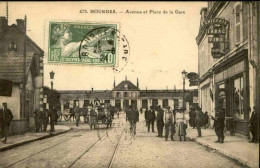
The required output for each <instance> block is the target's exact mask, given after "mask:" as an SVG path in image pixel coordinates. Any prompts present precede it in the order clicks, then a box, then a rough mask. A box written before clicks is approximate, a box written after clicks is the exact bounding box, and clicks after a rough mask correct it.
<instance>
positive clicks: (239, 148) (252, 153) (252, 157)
mask: <svg viewBox="0 0 260 168" xmlns="http://www.w3.org/2000/svg"><path fill="white" fill-rule="evenodd" d="M201 131H202V137H197V135H198V133H197V130H196V129H192V128H188V129H187V137H188V138H189V139H191V140H194V141H195V142H197V143H198V144H201V145H203V146H206V147H209V148H211V149H214V150H216V151H217V152H219V153H222V154H224V155H226V156H227V157H229V158H232V159H234V160H236V161H238V162H239V163H241V164H243V165H246V166H248V167H259V144H256V143H249V142H248V140H247V139H245V138H240V137H237V136H229V135H225V143H223V144H221V143H215V141H216V140H217V136H216V134H215V131H214V129H206V130H205V129H202V130H201Z"/></svg>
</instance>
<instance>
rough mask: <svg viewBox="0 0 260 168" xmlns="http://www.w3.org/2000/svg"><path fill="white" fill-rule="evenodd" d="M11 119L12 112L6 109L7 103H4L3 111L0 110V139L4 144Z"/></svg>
mask: <svg viewBox="0 0 260 168" xmlns="http://www.w3.org/2000/svg"><path fill="white" fill-rule="evenodd" d="M12 119H13V114H12V111H11V110H10V109H8V108H7V103H6V102H4V103H3V109H0V125H1V131H2V137H3V138H4V140H2V142H3V143H4V144H6V141H7V137H8V133H9V127H10V123H11V121H12Z"/></svg>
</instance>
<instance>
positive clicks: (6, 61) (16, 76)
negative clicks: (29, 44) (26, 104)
mask: <svg viewBox="0 0 260 168" xmlns="http://www.w3.org/2000/svg"><path fill="white" fill-rule="evenodd" d="M33 57H34V56H33V52H27V57H26V74H27V75H28V72H29V69H30V65H31V63H32V61H33ZM0 63H1V66H0V79H4V80H10V81H13V82H15V83H20V82H22V80H23V55H21V54H20V55H19V54H18V53H13V52H11V53H0Z"/></svg>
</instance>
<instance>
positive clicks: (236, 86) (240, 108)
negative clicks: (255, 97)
mask: <svg viewBox="0 0 260 168" xmlns="http://www.w3.org/2000/svg"><path fill="white" fill-rule="evenodd" d="M243 79H244V78H243V77H239V78H236V79H235V80H234V83H233V115H234V117H237V118H240V119H245V118H244V117H245V116H244V85H243Z"/></svg>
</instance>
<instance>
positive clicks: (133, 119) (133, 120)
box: [129, 105, 139, 135]
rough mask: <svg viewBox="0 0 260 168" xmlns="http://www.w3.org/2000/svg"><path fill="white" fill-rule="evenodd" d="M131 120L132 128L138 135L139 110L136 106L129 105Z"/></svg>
mask: <svg viewBox="0 0 260 168" xmlns="http://www.w3.org/2000/svg"><path fill="white" fill-rule="evenodd" d="M129 108H130V111H129V122H130V129H131V131H132V132H133V133H134V135H136V123H137V122H139V112H138V110H137V109H135V108H134V106H132V105H130V106H129Z"/></svg>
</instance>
